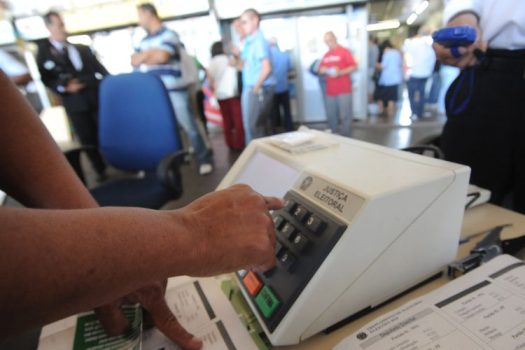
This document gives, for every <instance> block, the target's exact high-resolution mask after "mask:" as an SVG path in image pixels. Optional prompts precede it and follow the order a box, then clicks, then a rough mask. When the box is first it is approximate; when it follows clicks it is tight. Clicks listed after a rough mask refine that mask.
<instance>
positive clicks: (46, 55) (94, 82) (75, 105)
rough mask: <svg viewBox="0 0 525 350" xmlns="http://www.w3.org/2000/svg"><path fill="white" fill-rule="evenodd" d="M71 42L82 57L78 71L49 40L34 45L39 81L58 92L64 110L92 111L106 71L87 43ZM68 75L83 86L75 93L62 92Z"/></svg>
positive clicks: (95, 108) (95, 105)
mask: <svg viewBox="0 0 525 350" xmlns="http://www.w3.org/2000/svg"><path fill="white" fill-rule="evenodd" d="M70 45H71V44H70ZM74 46H75V47H76V49H77V50H78V53H79V55H80V59H81V60H82V70H81V71H77V70H75V69H74V67H72V65H71V64H70V63H68V61H67V60H66V59H65V57H64V55H63V54H62V53H61V52H60V51H58V50H57V49H56V48H55V47H54V46H53V44H51V42H50V41H49V40H44V41H42V42H41V43H40V44H39V45H38V55H37V64H38V70H39V71H40V75H41V77H42V82H43V83H44V84H45V85H46V86H47V87H48V88H49V89H51V90H52V91H53V92H55V93H57V94H59V95H61V96H62V100H63V104H64V107H65V108H66V111H67V112H68V113H70V112H84V111H89V110H93V111H96V110H97V109H98V87H99V85H100V81H101V80H102V78H103V77H105V76H106V75H108V74H109V73H108V71H107V70H106V68H104V66H103V65H102V64H101V63H100V62H99V61H98V59H97V58H96V57H95V55H94V54H93V53H92V52H91V49H90V48H89V47H87V46H84V45H74ZM72 79H78V80H79V81H81V82H82V83H84V84H85V85H86V87H85V88H84V89H82V90H80V91H79V92H78V93H75V94H70V93H67V92H64V91H63V87H65V86H66V85H67V83H68V82H69V81H70V80H72Z"/></svg>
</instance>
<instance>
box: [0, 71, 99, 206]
mask: <svg viewBox="0 0 525 350" xmlns="http://www.w3.org/2000/svg"><path fill="white" fill-rule="evenodd" d="M0 96H2V100H3V102H2V103H1V104H0V116H1V121H0V122H1V127H0V159H2V171H1V172H0V188H2V189H3V190H4V191H5V192H7V193H9V194H10V195H11V196H13V197H15V198H16V199H18V200H19V201H20V202H22V203H23V204H25V205H27V206H33V207H42V208H85V207H94V206H96V205H97V204H96V202H95V201H94V200H93V198H92V197H91V195H90V194H89V192H88V191H87V190H86V189H85V187H84V186H83V185H82V183H81V182H80V180H79V179H78V177H77V176H76V175H75V173H74V172H73V170H72V169H71V167H70V166H69V164H68V163H67V161H66V159H65V157H64V156H63V155H62V153H61V152H60V150H59V149H58V147H57V145H56V143H55V142H54V140H53V139H52V137H51V136H50V135H49V133H48V131H47V129H46V128H45V127H44V125H43V124H42V123H41V121H40V120H39V119H38V116H37V115H36V114H35V112H34V111H33V110H32V108H31V107H30V106H29V104H28V103H27V102H26V101H25V99H24V98H23V96H21V95H20V93H19V92H18V91H17V89H16V88H15V87H14V85H12V84H11V83H10V82H9V81H8V78H7V77H6V76H5V75H4V74H3V73H1V74H0Z"/></svg>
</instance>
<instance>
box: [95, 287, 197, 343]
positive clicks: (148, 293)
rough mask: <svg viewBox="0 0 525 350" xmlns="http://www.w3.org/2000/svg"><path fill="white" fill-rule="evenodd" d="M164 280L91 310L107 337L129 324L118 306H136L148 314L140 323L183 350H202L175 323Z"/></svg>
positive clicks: (193, 339) (177, 322)
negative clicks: (159, 333)
mask: <svg viewBox="0 0 525 350" xmlns="http://www.w3.org/2000/svg"><path fill="white" fill-rule="evenodd" d="M166 284H167V281H159V282H155V283H151V284H149V285H147V286H145V287H143V288H140V289H139V290H137V291H135V292H133V293H131V294H130V295H128V296H126V297H124V298H121V299H119V300H117V301H115V302H113V303H111V304H107V305H104V306H101V307H99V308H97V309H96V310H95V312H96V313H97V317H98V318H99V320H100V323H101V324H102V326H103V327H104V329H105V330H106V333H107V334H108V335H110V336H115V335H119V334H122V333H124V332H125V331H126V330H127V329H128V327H129V322H128V320H127V319H126V317H124V314H123V313H122V310H121V309H120V305H121V304H123V303H132V304H135V303H140V304H141V305H142V306H143V307H144V309H146V310H147V311H148V313H147V314H145V315H144V324H146V323H148V322H152V323H153V324H154V325H155V326H156V327H157V328H158V329H159V330H160V331H161V332H162V333H164V335H166V336H167V337H168V338H169V339H170V340H172V341H173V342H175V343H176V344H178V345H179V346H180V347H181V348H183V349H185V350H194V349H195V350H196V349H200V348H202V340H200V339H198V338H196V337H194V336H193V335H191V334H190V333H188V332H187V331H186V330H185V329H184V327H182V326H181V325H180V323H179V321H177V318H176V317H175V315H173V313H172V312H171V310H170V309H169V307H168V304H167V303H166V299H165V298H164V293H165V291H166Z"/></svg>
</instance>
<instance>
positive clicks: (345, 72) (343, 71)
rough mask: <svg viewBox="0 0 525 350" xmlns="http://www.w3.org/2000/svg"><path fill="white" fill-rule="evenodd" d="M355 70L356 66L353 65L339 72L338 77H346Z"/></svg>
mask: <svg viewBox="0 0 525 350" xmlns="http://www.w3.org/2000/svg"><path fill="white" fill-rule="evenodd" d="M356 70H357V64H354V65H351V66H348V67H346V68H343V69H341V70H340V71H339V75H348V74H351V73H353V72H355V71H356Z"/></svg>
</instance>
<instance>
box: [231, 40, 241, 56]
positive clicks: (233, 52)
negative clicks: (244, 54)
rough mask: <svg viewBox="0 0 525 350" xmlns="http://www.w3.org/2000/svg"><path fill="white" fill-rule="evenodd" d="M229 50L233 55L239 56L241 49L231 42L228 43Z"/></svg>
mask: <svg viewBox="0 0 525 350" xmlns="http://www.w3.org/2000/svg"><path fill="white" fill-rule="evenodd" d="M230 52H231V54H232V55H233V56H235V57H239V56H240V55H241V50H240V49H239V48H238V47H237V46H235V45H234V44H233V43H231V44H230Z"/></svg>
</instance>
